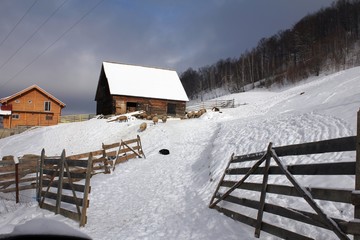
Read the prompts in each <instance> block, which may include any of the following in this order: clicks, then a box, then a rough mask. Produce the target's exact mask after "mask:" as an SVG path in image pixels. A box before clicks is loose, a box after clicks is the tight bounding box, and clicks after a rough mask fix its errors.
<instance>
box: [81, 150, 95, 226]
mask: <svg viewBox="0 0 360 240" xmlns="http://www.w3.org/2000/svg"><path fill="white" fill-rule="evenodd" d="M88 161H89V165H88V169H87V171H86V179H85V191H84V203H87V205H85V204H83V206H82V209H81V216H80V226H85V224H86V220H87V217H86V211H87V208H88V206H89V204H88V198H89V193H90V178H91V172H92V154H90V155H89V160H88Z"/></svg>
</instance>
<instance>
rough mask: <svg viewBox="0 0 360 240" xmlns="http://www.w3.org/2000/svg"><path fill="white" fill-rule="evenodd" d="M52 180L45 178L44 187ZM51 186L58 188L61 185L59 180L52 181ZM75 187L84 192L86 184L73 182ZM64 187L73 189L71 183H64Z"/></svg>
mask: <svg viewBox="0 0 360 240" xmlns="http://www.w3.org/2000/svg"><path fill="white" fill-rule="evenodd" d="M50 182H51V181H50V180H43V187H47V186H49V184H50ZM51 186H52V187H54V188H57V187H58V186H59V182H58V181H52V183H51ZM73 187H74V189H75V190H76V191H78V192H84V189H85V186H84V185H81V184H76V183H73ZM63 189H66V190H71V186H70V184H69V183H63Z"/></svg>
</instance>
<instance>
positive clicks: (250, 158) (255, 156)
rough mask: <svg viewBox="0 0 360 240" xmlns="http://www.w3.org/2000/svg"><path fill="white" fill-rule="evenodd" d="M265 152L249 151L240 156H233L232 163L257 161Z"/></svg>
mask: <svg viewBox="0 0 360 240" xmlns="http://www.w3.org/2000/svg"><path fill="white" fill-rule="evenodd" d="M264 154H266V151H264V152H257V153H250V154H245V155H241V156H234V158H233V161H232V163H240V162H248V161H258V160H259V159H260V158H261V157H262V156H264Z"/></svg>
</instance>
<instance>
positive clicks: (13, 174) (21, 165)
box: [0, 155, 40, 203]
mask: <svg viewBox="0 0 360 240" xmlns="http://www.w3.org/2000/svg"><path fill="white" fill-rule="evenodd" d="M39 159H40V156H36V155H24V156H23V157H22V158H20V159H17V158H15V157H14V156H5V157H3V158H2V161H0V192H2V193H9V192H15V193H16V203H18V202H19V192H20V191H22V190H27V189H36V184H37V173H38V162H39Z"/></svg>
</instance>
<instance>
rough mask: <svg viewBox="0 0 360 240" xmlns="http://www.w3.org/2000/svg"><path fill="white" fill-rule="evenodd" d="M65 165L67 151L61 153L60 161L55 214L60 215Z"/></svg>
mask: <svg viewBox="0 0 360 240" xmlns="http://www.w3.org/2000/svg"><path fill="white" fill-rule="evenodd" d="M64 165H65V149H64V150H63V151H62V153H61V160H60V169H59V186H58V191H57V197H56V210H55V213H56V214H59V213H60V208H61V195H62V190H63V189H62V184H63V180H64V167H65V166H64Z"/></svg>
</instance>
